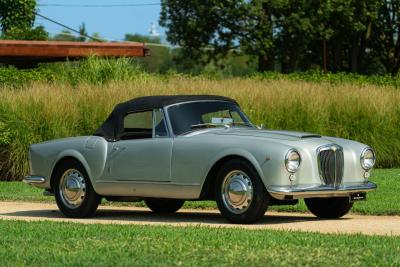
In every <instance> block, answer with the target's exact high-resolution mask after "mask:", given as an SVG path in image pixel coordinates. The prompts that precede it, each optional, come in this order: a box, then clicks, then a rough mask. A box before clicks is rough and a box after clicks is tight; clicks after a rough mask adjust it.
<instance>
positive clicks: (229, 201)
mask: <svg viewBox="0 0 400 267" xmlns="http://www.w3.org/2000/svg"><path fill="white" fill-rule="evenodd" d="M221 191H222V192H221V193H222V200H223V202H224V205H225V207H226V208H227V209H228V210H229V211H231V212H232V213H235V214H242V213H244V212H245V211H247V210H248V208H249V207H250V204H251V201H252V199H253V184H252V183H251V180H250V178H249V176H248V175H247V174H246V173H244V172H242V171H239V170H234V171H231V172H230V173H228V174H227V175H226V176H225V178H224V181H223V183H222V188H221Z"/></svg>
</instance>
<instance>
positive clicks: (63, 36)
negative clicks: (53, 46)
mask: <svg viewBox="0 0 400 267" xmlns="http://www.w3.org/2000/svg"><path fill="white" fill-rule="evenodd" d="M52 40H54V41H64V42H78V41H79V37H77V36H75V34H73V33H72V32H70V31H68V30H62V31H61V32H60V33H57V34H56V35H55V36H54V37H53V38H52Z"/></svg>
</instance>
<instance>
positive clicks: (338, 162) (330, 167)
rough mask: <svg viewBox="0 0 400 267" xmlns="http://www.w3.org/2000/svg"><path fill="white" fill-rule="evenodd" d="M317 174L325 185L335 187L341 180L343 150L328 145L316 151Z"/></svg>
mask: <svg viewBox="0 0 400 267" xmlns="http://www.w3.org/2000/svg"><path fill="white" fill-rule="evenodd" d="M318 164H319V166H318V167H319V173H320V176H321V179H322V181H323V182H324V184H325V185H333V186H337V185H340V184H341V183H342V179H343V165H344V159H343V150H342V148H341V147H340V146H337V145H329V146H324V147H320V148H319V149H318Z"/></svg>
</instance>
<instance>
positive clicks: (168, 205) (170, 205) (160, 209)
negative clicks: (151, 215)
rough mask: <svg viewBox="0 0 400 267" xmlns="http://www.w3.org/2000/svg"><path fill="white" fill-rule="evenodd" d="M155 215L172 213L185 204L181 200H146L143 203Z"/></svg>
mask: <svg viewBox="0 0 400 267" xmlns="http://www.w3.org/2000/svg"><path fill="white" fill-rule="evenodd" d="M144 202H145V203H146V205H147V207H149V209H151V210H152V211H153V212H155V213H174V212H176V211H178V210H179V209H180V208H182V206H183V204H184V203H185V201H184V200H181V199H168V198H165V199H162V198H148V199H145V201H144Z"/></svg>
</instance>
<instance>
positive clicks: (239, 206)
mask: <svg viewBox="0 0 400 267" xmlns="http://www.w3.org/2000/svg"><path fill="white" fill-rule="evenodd" d="M216 185H217V186H216V192H215V196H216V201H217V205H218V209H219V210H220V212H221V214H222V215H223V216H224V217H225V218H226V219H228V220H229V221H230V222H232V223H241V224H248V223H253V222H256V221H257V220H259V219H261V218H262V217H263V216H264V214H265V212H266V211H267V208H268V204H269V194H268V192H267V190H266V189H265V186H264V184H263V182H262V181H261V179H260V176H259V175H258V173H257V171H256V170H255V169H254V167H253V166H252V165H251V164H250V163H248V162H247V161H244V160H240V159H233V160H230V161H228V162H227V163H225V164H224V165H223V166H222V168H221V169H220V171H219V173H218V176H217V180H216Z"/></svg>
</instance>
